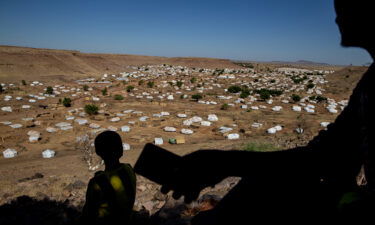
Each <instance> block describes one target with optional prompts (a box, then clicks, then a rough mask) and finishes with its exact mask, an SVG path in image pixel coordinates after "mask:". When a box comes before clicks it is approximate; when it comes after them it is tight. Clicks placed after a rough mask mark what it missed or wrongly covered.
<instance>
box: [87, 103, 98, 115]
mask: <svg viewBox="0 0 375 225" xmlns="http://www.w3.org/2000/svg"><path fill="white" fill-rule="evenodd" d="M84 109H85V112H86V113H87V114H89V115H96V114H98V111H99V107H98V106H96V105H94V104H88V105H85V108H84Z"/></svg>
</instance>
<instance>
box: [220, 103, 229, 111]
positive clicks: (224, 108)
mask: <svg viewBox="0 0 375 225" xmlns="http://www.w3.org/2000/svg"><path fill="white" fill-rule="evenodd" d="M220 109H221V110H227V109H229V105H228V104H227V103H224V104H222V105H221V107H220Z"/></svg>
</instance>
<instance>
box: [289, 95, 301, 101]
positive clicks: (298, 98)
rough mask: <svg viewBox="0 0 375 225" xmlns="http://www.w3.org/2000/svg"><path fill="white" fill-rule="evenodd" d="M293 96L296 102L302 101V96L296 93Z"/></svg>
mask: <svg viewBox="0 0 375 225" xmlns="http://www.w3.org/2000/svg"><path fill="white" fill-rule="evenodd" d="M291 98H292V100H293V101H294V102H299V101H301V96H299V95H296V94H293V95H292V96H291Z"/></svg>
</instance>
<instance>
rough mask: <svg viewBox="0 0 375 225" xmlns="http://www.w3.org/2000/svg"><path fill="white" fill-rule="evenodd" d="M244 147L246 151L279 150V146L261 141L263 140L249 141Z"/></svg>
mask: <svg viewBox="0 0 375 225" xmlns="http://www.w3.org/2000/svg"><path fill="white" fill-rule="evenodd" d="M242 149H243V150H244V151H251V152H269V151H277V150H279V148H278V147H276V146H274V145H273V144H270V143H261V142H250V143H247V144H245V145H244V146H243V147H242Z"/></svg>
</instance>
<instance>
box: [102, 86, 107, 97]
mask: <svg viewBox="0 0 375 225" xmlns="http://www.w3.org/2000/svg"><path fill="white" fill-rule="evenodd" d="M107 93H108V90H107V88H106V87H105V88H104V89H103V90H102V95H103V96H105V95H107Z"/></svg>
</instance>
